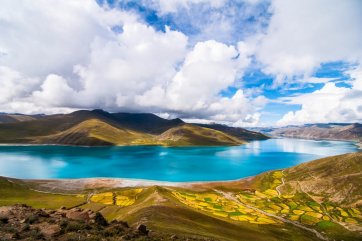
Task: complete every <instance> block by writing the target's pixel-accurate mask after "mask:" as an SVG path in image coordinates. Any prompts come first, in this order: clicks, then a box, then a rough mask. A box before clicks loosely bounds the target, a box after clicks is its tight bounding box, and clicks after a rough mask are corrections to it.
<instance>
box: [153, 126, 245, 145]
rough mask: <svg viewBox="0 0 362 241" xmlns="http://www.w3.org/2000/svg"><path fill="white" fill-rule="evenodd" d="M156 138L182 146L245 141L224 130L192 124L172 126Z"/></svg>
mask: <svg viewBox="0 0 362 241" xmlns="http://www.w3.org/2000/svg"><path fill="white" fill-rule="evenodd" d="M158 139H159V140H160V141H164V142H166V143H168V144H171V145H172V144H173V143H178V145H182V146H190V145H191V146H192V145H210V146H213V145H238V144H244V143H245V141H243V140H242V139H239V138H238V137H235V136H231V135H229V134H227V133H225V132H222V131H218V130H214V129H210V128H206V127H201V126H197V125H192V124H184V125H181V126H177V127H173V128H171V129H169V130H167V131H165V132H164V133H162V134H161V135H160V136H159V137H158Z"/></svg>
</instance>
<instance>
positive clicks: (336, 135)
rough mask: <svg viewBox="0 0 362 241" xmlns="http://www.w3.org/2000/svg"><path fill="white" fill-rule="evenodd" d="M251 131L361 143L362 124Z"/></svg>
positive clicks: (318, 125) (307, 125)
mask: <svg viewBox="0 0 362 241" xmlns="http://www.w3.org/2000/svg"><path fill="white" fill-rule="evenodd" d="M251 130H253V131H260V132H262V133H264V134H266V135H269V136H273V137H290V138H303V139H325V140H343V141H359V142H361V141H362V124H360V123H326V124H324V123H320V124H318V123H317V124H306V125H301V126H285V127H279V128H273V127H271V128H252V129H251Z"/></svg>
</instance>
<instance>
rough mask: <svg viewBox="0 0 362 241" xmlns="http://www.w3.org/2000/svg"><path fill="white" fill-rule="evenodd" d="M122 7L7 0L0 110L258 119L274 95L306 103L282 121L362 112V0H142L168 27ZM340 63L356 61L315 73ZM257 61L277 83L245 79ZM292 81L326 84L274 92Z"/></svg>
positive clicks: (239, 121)
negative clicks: (333, 72)
mask: <svg viewBox="0 0 362 241" xmlns="http://www.w3.org/2000/svg"><path fill="white" fill-rule="evenodd" d="M128 2H132V1H124V2H123V3H128ZM118 4H120V3H117V2H116V3H115V4H113V5H114V6H110V5H107V4H104V3H103V4H102V3H101V4H98V3H97V2H96V1H94V0H84V1H58V2H49V1H45V0H40V1H21V3H19V2H17V1H11V0H6V1H4V2H3V3H2V7H1V9H0V31H1V33H2V34H1V35H0V84H1V88H0V111H1V112H20V113H29V114H34V113H57V112H70V111H73V110H77V109H93V108H102V109H105V110H108V111H113V112H119V111H129V112H153V113H158V114H160V115H163V116H168V117H181V118H185V119H193V120H198V121H203V122H213V121H215V122H221V123H226V124H232V125H235V126H256V125H261V124H263V123H261V122H260V120H261V119H263V113H265V112H267V111H268V110H266V109H265V106H266V104H267V103H270V102H277V103H282V104H283V105H286V106H288V105H298V106H300V109H299V110H297V111H288V112H286V113H285V115H283V113H280V114H281V115H282V117H281V119H280V120H279V121H278V122H277V124H278V125H287V124H303V123H311V122H352V121H362V106H361V105H360V104H359V103H362V88H361V85H362V84H361V81H362V77H361V75H362V74H361V66H362V65H361V64H362V45H361V44H360V43H362V32H361V31H360V23H361V22H362V4H361V2H360V1H358V0H346V1H337V0H336V1H334V0H333V1H330V0H328V1H327V0H318V1H315V0H305V1H281V0H273V1H270V2H269V1H252V0H248V1H235V2H234V1H227V0H215V1H203V0H177V1H164V0H144V1H139V2H138V4H140V5H139V6H138V5H137V6H138V7H139V8H141V7H142V9H146V10H147V11H148V12H151V13H152V14H153V15H152V18H155V19H157V21H161V20H162V21H163V20H164V21H165V22H161V23H158V25H160V24H161V25H162V26H163V28H161V29H160V28H158V27H157V26H155V25H153V24H152V21H154V20H152V21H151V20H149V18H147V17H146V18H145V16H144V12H145V11H143V12H142V11H136V10H134V9H125V8H121V7H118ZM147 19H148V20H147ZM166 20H167V21H166ZM336 61H342V62H344V63H346V64H347V66H349V67H348V68H347V69H346V70H345V74H346V76H348V79H347V80H343V81H342V82H343V83H344V84H343V85H340V84H338V82H336V81H335V78H329V77H320V76H315V73H316V71H317V70H318V69H319V68H321V66H322V65H323V64H324V63H329V62H336ZM250 69H258V70H259V71H261V72H263V73H264V74H266V75H269V76H271V77H272V78H273V80H272V82H271V83H270V84H267V83H263V84H261V85H260V86H253V87H250V88H249V87H247V86H248V85H250V84H252V83H249V82H250V81H252V80H245V79H244V78H245V73H247V72H248V71H250ZM248 81H249V82H248ZM340 82H341V81H340ZM295 83H297V84H300V85H307V84H320V85H321V86H320V87H319V88H316V89H313V90H312V91H309V92H307V93H305V92H299V93H294V94H290V95H286V96H282V95H281V94H280V95H278V97H277V98H271V97H269V98H267V97H266V96H269V93H268V91H269V90H273V89H277V90H278V89H281V88H288V86H290V85H292V84H295ZM254 89H258V90H259V91H254ZM264 119H265V118H264Z"/></svg>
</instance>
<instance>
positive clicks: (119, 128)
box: [0, 110, 261, 146]
mask: <svg viewBox="0 0 362 241" xmlns="http://www.w3.org/2000/svg"><path fill="white" fill-rule="evenodd" d="M225 128H226V127H224V129H225ZM231 130H233V129H232V128H231V127H230V129H225V131H223V130H217V128H211V127H210V128H208V127H202V126H198V125H193V124H186V123H184V122H183V121H182V120H180V119H172V120H167V119H163V118H161V117H158V116H156V115H154V114H148V113H108V112H106V111H103V110H93V111H88V110H80V111H76V112H73V113H70V114H56V115H48V116H41V117H39V118H29V119H27V120H25V119H23V121H16V122H7V123H0V143H30V144H64V145H84V146H95V145H96V146H103V145H240V144H242V143H245V141H249V140H253V138H254V137H255V138H254V139H258V138H259V136H258V134H257V133H255V132H249V131H246V130H244V129H241V128H238V130H237V131H234V132H233V131H231ZM259 135H261V134H259Z"/></svg>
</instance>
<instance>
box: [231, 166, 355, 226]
mask: <svg viewBox="0 0 362 241" xmlns="http://www.w3.org/2000/svg"><path fill="white" fill-rule="evenodd" d="M283 175H284V174H283V173H282V172H281V171H275V172H272V173H271V174H270V175H269V181H268V182H267V183H264V189H265V190H264V191H255V192H240V193H238V194H236V197H237V198H238V200H240V202H242V203H246V204H249V205H252V206H254V207H256V208H259V209H261V210H263V211H265V212H267V213H271V214H275V215H278V216H282V217H284V218H287V219H290V220H293V221H298V222H300V223H302V224H306V225H310V226H313V225H318V226H322V227H323V226H326V225H328V223H333V222H335V223H346V224H358V223H360V224H362V215H361V213H362V210H359V209H357V208H341V207H338V206H336V205H334V204H332V203H324V202H322V203H317V202H315V201H313V200H311V198H309V197H308V196H305V195H302V194H300V193H298V194H296V195H279V194H278V192H277V191H276V188H277V187H278V186H279V185H281V184H282V178H283Z"/></svg>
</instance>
